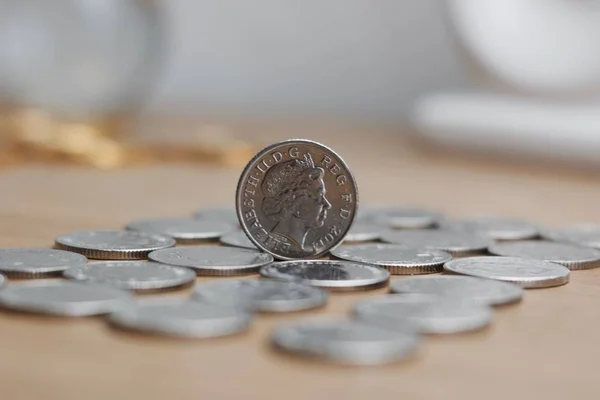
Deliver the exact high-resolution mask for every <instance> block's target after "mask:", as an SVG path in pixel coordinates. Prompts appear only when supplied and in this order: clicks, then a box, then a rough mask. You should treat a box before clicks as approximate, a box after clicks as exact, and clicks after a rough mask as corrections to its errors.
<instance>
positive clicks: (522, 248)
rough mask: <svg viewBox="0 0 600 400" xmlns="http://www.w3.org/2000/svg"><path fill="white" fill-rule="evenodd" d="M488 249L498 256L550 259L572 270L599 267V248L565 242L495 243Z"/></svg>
mask: <svg viewBox="0 0 600 400" xmlns="http://www.w3.org/2000/svg"><path fill="white" fill-rule="evenodd" d="M489 251H490V253H492V254H495V255H498V256H505V257H521V258H531V259H534V260H543V261H551V262H555V263H557V264H562V265H564V266H565V267H567V268H569V269H572V270H576V269H590V268H597V267H600V250H596V249H591V248H587V247H580V246H574V245H570V244H566V243H555V242H546V241H543V240H536V241H518V242H506V243H496V244H493V245H491V246H490V247H489Z"/></svg>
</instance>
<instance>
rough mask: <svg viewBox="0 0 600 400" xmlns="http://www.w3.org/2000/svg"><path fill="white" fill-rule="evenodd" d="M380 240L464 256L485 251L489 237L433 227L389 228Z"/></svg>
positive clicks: (488, 243)
mask: <svg viewBox="0 0 600 400" xmlns="http://www.w3.org/2000/svg"><path fill="white" fill-rule="evenodd" d="M381 241H382V242H386V243H392V244H400V245H404V246H409V247H415V248H419V249H428V250H441V251H445V252H447V253H450V254H451V255H453V256H466V255H473V254H481V253H484V252H486V250H487V248H488V246H489V245H490V244H491V241H490V240H489V239H485V238H482V237H480V236H475V235H471V234H468V233H462V232H453V231H447V230H434V229H414V230H390V231H387V232H385V233H384V234H383V235H382V236H381Z"/></svg>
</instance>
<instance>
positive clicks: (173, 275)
mask: <svg viewBox="0 0 600 400" xmlns="http://www.w3.org/2000/svg"><path fill="white" fill-rule="evenodd" d="M63 275H64V276H65V277H66V278H69V279H74V280H78V281H83V282H86V283H87V282H92V283H103V284H108V285H111V286H115V287H118V288H120V289H131V290H155V289H165V288H171V287H176V286H182V285H185V284H188V283H190V282H193V281H194V280H195V279H196V273H195V272H194V271H192V270H191V269H188V268H181V267H174V266H171V265H164V264H159V263H153V262H147V261H102V262H95V263H90V264H87V265H84V266H81V267H76V268H70V269H68V270H66V271H65V272H64V273H63Z"/></svg>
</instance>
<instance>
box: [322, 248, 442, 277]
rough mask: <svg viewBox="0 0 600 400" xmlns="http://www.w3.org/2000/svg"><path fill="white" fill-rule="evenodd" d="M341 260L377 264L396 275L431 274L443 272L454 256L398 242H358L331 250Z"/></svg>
mask: <svg viewBox="0 0 600 400" xmlns="http://www.w3.org/2000/svg"><path fill="white" fill-rule="evenodd" d="M331 256H332V257H335V258H337V259H341V260H347V261H356V262H361V263H366V264H371V265H377V266H380V267H383V268H385V269H387V270H388V271H390V273H392V274H395V275H414V274H431V273H434V272H441V271H442V268H443V265H444V263H445V262H447V261H450V260H451V259H452V256H451V255H450V254H448V253H445V252H443V251H439V250H427V249H417V248H413V247H406V246H400V245H396V244H376V243H369V244H356V245H350V246H342V247H339V248H337V249H335V250H333V251H332V252H331Z"/></svg>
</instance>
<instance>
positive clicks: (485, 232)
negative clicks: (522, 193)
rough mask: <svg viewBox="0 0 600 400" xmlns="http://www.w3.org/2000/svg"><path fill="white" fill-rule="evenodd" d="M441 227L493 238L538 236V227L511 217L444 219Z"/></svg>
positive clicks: (532, 237) (507, 238)
mask: <svg viewBox="0 0 600 400" xmlns="http://www.w3.org/2000/svg"><path fill="white" fill-rule="evenodd" d="M442 227H443V228H445V229H449V230H458V231H462V232H469V233H472V234H475V235H479V236H484V237H487V238H489V239H494V240H525V239H534V238H536V237H538V236H539V227H538V226H537V225H534V224H532V223H530V222H527V221H522V220H519V219H511V218H496V217H480V218H472V219H464V220H454V221H444V222H443V223H442Z"/></svg>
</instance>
